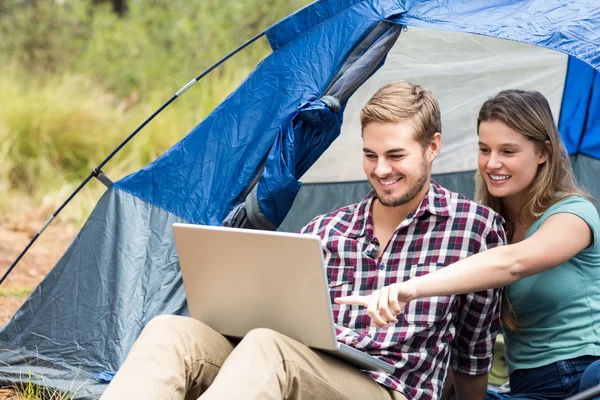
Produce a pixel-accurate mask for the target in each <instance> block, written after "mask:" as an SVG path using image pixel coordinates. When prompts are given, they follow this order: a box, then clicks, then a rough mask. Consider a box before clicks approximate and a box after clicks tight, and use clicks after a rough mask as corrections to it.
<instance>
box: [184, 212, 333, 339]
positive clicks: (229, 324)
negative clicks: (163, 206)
mask: <svg viewBox="0 0 600 400" xmlns="http://www.w3.org/2000/svg"><path fill="white" fill-rule="evenodd" d="M173 232H174V234H175V243H176V246H177V252H178V253H179V262H180V266H181V273H182V277H183V285H184V289H185V292H186V296H187V302H188V308H189V311H190V316H191V317H193V318H195V319H198V320H200V321H202V322H204V323H205V324H207V325H209V326H210V327H212V328H213V329H215V330H216V331H217V332H219V333H221V334H223V335H226V336H233V337H239V338H241V337H244V336H245V335H246V333H248V331H250V330H252V329H255V328H270V329H273V330H276V331H278V332H280V333H282V334H284V335H286V336H289V337H291V338H293V339H296V340H298V341H299V342H301V343H304V344H305V345H307V346H309V347H313V348H317V349H323V350H335V349H336V348H337V341H336V337H335V329H334V326H333V319H332V312H331V300H330V298H329V290H328V285H327V276H326V273H325V269H324V268H323V253H322V249H321V242H320V238H319V237H318V236H316V235H300V234H294V233H282V232H271V231H258V230H248V229H237V228H224V227H214V226H202V225H190V224H180V223H175V224H173Z"/></svg>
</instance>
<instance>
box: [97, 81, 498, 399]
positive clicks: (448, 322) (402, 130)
mask: <svg viewBox="0 0 600 400" xmlns="http://www.w3.org/2000/svg"><path fill="white" fill-rule="evenodd" d="M361 125H362V136H363V144H364V147H363V153H364V154H363V165H364V170H365V173H366V175H367V178H368V179H369V182H370V183H371V185H372V186H373V191H371V193H369V194H368V195H367V196H366V197H365V198H364V199H363V200H362V201H361V202H360V203H358V204H353V205H350V206H347V207H344V208H341V209H339V210H336V211H334V212H332V213H329V214H326V215H322V216H319V217H317V218H315V219H314V220H313V221H312V222H311V223H310V224H308V225H307V226H306V227H305V228H303V230H302V232H303V233H312V234H317V235H319V236H320V237H321V238H322V242H323V251H324V255H325V262H326V264H327V275H328V278H329V285H330V296H331V299H332V304H333V299H334V298H338V297H342V296H348V295H367V294H370V293H372V292H373V291H375V290H378V289H380V288H383V287H384V286H386V285H390V284H391V283H394V282H396V281H398V280H406V279H409V278H411V277H414V276H418V275H422V274H427V273H429V272H431V271H434V270H436V269H438V268H442V267H443V266H444V265H447V264H450V263H452V262H455V261H456V260H458V259H461V258H464V257H467V256H469V255H471V254H473V253H475V252H479V251H483V250H486V249H488V248H491V247H495V246H498V245H502V244H504V242H505V235H504V231H503V230H502V227H501V221H500V217H498V216H497V215H496V214H495V213H494V212H493V211H491V210H490V209H488V208H485V207H483V206H479V205H477V204H475V203H473V202H472V201H470V200H468V199H466V198H465V197H463V196H461V195H458V194H455V193H451V192H449V191H448V190H446V189H444V188H442V187H441V186H440V185H438V184H437V183H436V182H433V181H431V165H432V163H433V160H434V159H435V158H436V156H437V155H438V154H439V151H440V149H441V134H440V131H441V119H440V111H439V105H438V103H437V101H436V100H435V98H434V97H433V94H432V93H431V92H429V91H427V90H425V89H423V88H422V87H421V86H418V85H412V84H410V83H407V82H392V83H390V84H388V85H386V86H385V87H383V88H382V89H380V90H379V91H378V92H377V93H376V94H375V95H374V96H373V97H372V98H371V99H370V100H369V101H368V103H367V104H366V106H365V107H364V108H363V110H362V111H361ZM231 295H232V296H235V293H232V294H231ZM498 303H499V302H498V292H497V291H495V290H489V291H485V292H479V293H476V294H468V295H462V296H446V297H436V298H429V299H420V300H416V301H413V302H410V303H409V304H408V305H407V306H406V307H405V308H404V310H403V314H402V315H401V316H399V317H398V318H397V319H395V320H394V321H392V323H391V324H387V323H385V324H379V325H376V324H375V323H374V322H373V320H372V319H371V318H370V317H369V315H368V314H367V311H366V310H367V309H366V308H363V307H359V306H353V305H348V304H333V314H334V320H335V322H336V324H337V336H338V340H339V341H340V342H343V343H346V344H348V345H350V346H353V347H355V348H358V349H360V350H363V351H365V352H367V353H369V354H371V355H373V356H376V357H380V358H382V359H383V360H385V361H387V362H389V363H391V364H394V365H395V367H396V371H395V373H394V374H391V375H389V374H385V373H381V372H363V371H360V370H358V369H356V368H354V367H353V366H350V365H348V364H345V363H343V362H341V361H339V360H337V359H335V358H333V357H330V356H328V355H325V354H322V353H319V352H318V351H314V350H311V349H309V348H308V347H306V346H304V345H303V344H301V343H299V342H296V341H295V340H293V339H290V338H288V337H286V336H283V335H281V334H279V333H277V332H274V331H271V330H268V329H256V330H253V331H251V332H249V333H248V335H247V336H246V337H245V338H244V339H243V340H241V342H240V343H238V344H234V343H232V342H230V341H229V340H227V339H226V338H224V337H223V336H221V335H220V334H218V333H217V332H215V331H214V330H212V329H211V328H210V327H208V326H206V325H204V324H203V323H202V322H200V321H195V320H193V319H190V318H185V317H174V316H160V317H157V318H155V319H153V320H152V321H151V322H150V323H149V324H148V326H147V327H146V328H145V329H144V331H143V332H142V334H141V336H140V338H139V339H138V341H137V342H136V344H135V345H134V347H133V349H132V350H131V352H130V354H129V356H128V357H127V360H126V361H125V363H124V364H123V366H122V367H121V370H120V371H119V372H118V374H117V375H116V376H115V378H114V380H113V382H112V383H111V385H110V386H109V387H108V389H107V390H106V393H105V394H104V397H103V398H105V399H112V398H127V399H133V398H144V399H150V398H156V399H183V398H184V397H185V398H186V399H196V398H200V399H312V398H315V399H402V400H404V399H416V400H431V399H438V398H440V396H441V390H442V385H443V382H444V379H445V375H446V370H447V367H448V365H449V360H450V359H452V364H453V365H452V366H453V368H454V370H455V371H454V373H453V378H454V386H455V388H456V393H457V395H458V398H459V400H464V399H466V400H476V399H483V398H484V396H485V388H486V383H487V372H488V369H489V367H490V366H491V355H492V346H493V341H494V338H495V335H496V331H497V327H498V316H499V307H498Z"/></svg>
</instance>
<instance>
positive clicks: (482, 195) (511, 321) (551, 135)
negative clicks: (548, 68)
mask: <svg viewBox="0 0 600 400" xmlns="http://www.w3.org/2000/svg"><path fill="white" fill-rule="evenodd" d="M484 121H501V122H503V123H505V124H506V125H507V126H508V127H510V128H511V129H513V130H515V131H517V132H519V133H521V134H522V135H523V136H525V137H526V138H527V139H529V140H531V141H532V142H534V143H535V145H536V147H537V148H538V149H539V150H540V151H543V152H544V153H545V155H546V161H545V162H544V163H542V164H540V165H539V166H538V171H537V174H536V176H535V178H534V180H533V182H532V183H531V185H530V186H529V188H528V189H527V190H528V195H527V196H526V197H525V198H526V199H527V200H526V202H525V203H524V204H523V205H522V207H521V210H520V211H519V214H518V217H517V218H518V219H519V220H521V221H532V220H534V219H536V218H539V217H540V216H541V215H542V214H543V213H544V212H545V211H546V210H547V209H548V208H550V207H551V206H552V205H554V204H556V203H557V202H559V201H561V200H563V199H564V198H566V197H569V196H572V195H580V196H584V197H586V198H589V196H588V195H587V193H585V191H584V190H583V189H582V188H581V187H579V186H578V185H577V183H576V182H575V177H574V174H573V170H572V168H571V163H570V160H569V156H568V154H567V151H566V149H565V146H564V144H563V142H562V140H561V138H560V133H559V132H558V128H557V127H556V124H555V123H554V119H553V117H552V111H551V110H550V104H548V100H546V98H545V97H544V96H543V95H542V94H541V93H540V92H536V91H525V90H505V91H502V92H500V93H498V94H497V95H495V96H494V97H492V98H490V99H489V100H487V101H486V102H485V103H483V105H482V106H481V110H480V111H479V116H478V117H477V134H478V135H479V126H480V124H481V123H482V122H484ZM475 198H476V201H477V202H479V203H481V204H483V205H486V206H489V207H490V208H492V209H493V210H494V211H496V212H497V213H499V214H500V215H502V216H504V217H505V218H506V215H505V213H504V212H503V211H504V210H503V206H502V199H501V198H498V197H494V196H492V195H491V194H490V192H489V191H488V188H487V186H486V184H485V181H484V180H483V178H482V177H481V174H480V173H479V171H477V174H476V176H475ZM502 322H503V323H504V325H505V327H507V328H508V329H511V330H515V329H516V328H517V326H518V322H517V319H516V315H515V314H514V311H513V310H512V307H511V306H510V303H509V302H508V296H507V292H506V290H505V291H504V295H503V296H502Z"/></svg>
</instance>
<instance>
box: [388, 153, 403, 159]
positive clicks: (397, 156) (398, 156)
mask: <svg viewBox="0 0 600 400" xmlns="http://www.w3.org/2000/svg"><path fill="white" fill-rule="evenodd" d="M390 158H391V159H392V160H401V159H403V158H404V155H403V154H398V155H393V156H390Z"/></svg>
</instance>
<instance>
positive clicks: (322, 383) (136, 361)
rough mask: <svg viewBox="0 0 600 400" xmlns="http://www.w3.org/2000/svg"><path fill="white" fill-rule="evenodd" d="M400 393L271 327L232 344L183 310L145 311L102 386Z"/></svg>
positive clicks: (147, 392)
mask: <svg viewBox="0 0 600 400" xmlns="http://www.w3.org/2000/svg"><path fill="white" fill-rule="evenodd" d="M198 398H200V399H203V400H204V399H218V400H223V399H225V400H235V399H327V400H334V399H344V400H346V399H357V400H358V399H360V400H366V399H369V400H371V399H386V400H392V399H394V400H406V398H405V397H404V396H403V395H402V394H400V392H397V391H394V390H391V389H388V388H386V387H385V386H382V385H379V384H378V383H377V382H375V381H374V380H373V379H371V378H370V377H369V376H368V375H367V374H365V373H363V372H361V371H359V370H357V369H356V368H354V367H352V366H350V365H348V364H346V363H344V362H342V361H339V360H337V359H336V358H333V357H330V356H328V355H325V354H322V353H319V352H316V351H313V350H311V349H309V348H308V347H306V346H305V345H303V344H301V343H299V342H297V341H295V340H293V339H290V338H289V337H287V336H284V335H281V334H279V333H277V332H275V331H273V330H270V329H255V330H253V331H251V332H249V333H248V335H246V337H245V338H244V339H243V340H242V341H241V342H240V343H239V344H237V346H236V345H234V344H233V343H231V342H230V341H229V340H227V339H226V338H225V337H223V336H221V335H220V334H219V333H217V332H215V331H214V330H213V329H211V328H210V327H208V326H206V325H205V324H203V323H201V322H199V321H196V320H194V319H191V318H187V317H176V316H170V315H169V316H167V315H162V316H159V317H156V318H154V319H152V321H150V322H149V323H148V325H147V326H146V328H144V330H143V332H142V334H141V335H140V337H139V339H138V340H137V341H136V343H135V345H134V346H133V348H132V349H131V352H130V353H129V355H128V356H127V359H126V360H125V362H124V363H123V366H122V367H121V369H120V370H119V372H118V373H117V375H116V376H115V377H114V379H113V381H112V382H111V383H110V385H109V386H108V388H107V389H106V391H105V393H104V395H103V396H102V399H103V400H109V399H128V400H131V399H145V400H146V399H161V400H167V399H186V400H189V399H198Z"/></svg>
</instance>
